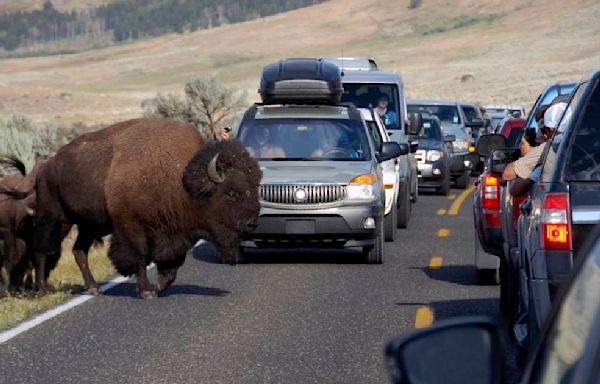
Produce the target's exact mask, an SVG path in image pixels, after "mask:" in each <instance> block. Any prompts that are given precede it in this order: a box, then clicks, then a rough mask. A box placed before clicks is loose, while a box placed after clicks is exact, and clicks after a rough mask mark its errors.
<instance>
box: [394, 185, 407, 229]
mask: <svg viewBox="0 0 600 384" xmlns="http://www.w3.org/2000/svg"><path fill="white" fill-rule="evenodd" d="M396 210H397V211H398V212H396V214H397V218H396V224H397V227H398V228H406V227H408V219H409V218H410V196H409V191H408V185H407V184H406V183H401V184H400V191H399V192H398V203H397V205H396Z"/></svg>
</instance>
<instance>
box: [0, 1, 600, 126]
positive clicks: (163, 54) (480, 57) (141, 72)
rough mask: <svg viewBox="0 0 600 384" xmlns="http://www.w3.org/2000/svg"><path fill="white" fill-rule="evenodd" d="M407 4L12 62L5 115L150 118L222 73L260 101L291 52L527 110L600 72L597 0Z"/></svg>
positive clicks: (423, 90)
mask: <svg viewBox="0 0 600 384" xmlns="http://www.w3.org/2000/svg"><path fill="white" fill-rule="evenodd" d="M567 3H569V4H567ZM408 5H409V1H408V0H406V1H395V2H390V1H387V0H331V1H329V2H326V3H323V4H320V5H317V6H313V7H309V8H304V9H300V10H297V11H292V12H288V13H284V14H279V15H275V16H271V17H266V18H262V19H258V20H255V21H250V22H245V23H240V24H235V25H226V26H223V27H219V28H213V29H210V30H202V31H197V32H193V33H185V34H177V35H167V36H163V37H159V38H155V39H151V40H145V41H138V42H135V43H130V44H125V45H120V46H116V47H110V48H106V49H101V50H95V51H89V52H84V53H80V54H74V55H63V56H52V57H40V58H27V59H7V60H2V61H1V65H0V114H1V115H6V114H10V113H12V112H14V111H19V112H22V113H25V114H28V115H30V116H32V117H33V118H34V120H37V121H46V120H49V119H56V120H57V121H59V122H74V121H83V122H84V123H87V124H97V123H110V122H114V121H118V120H122V119H125V118H130V117H136V116H139V115H140V114H141V113H142V109H141V102H142V101H143V100H144V99H147V98H150V97H153V96H154V95H155V94H156V93H157V92H162V93H166V92H181V91H182V89H183V84H184V83H185V82H186V81H187V80H188V79H190V78H192V77H194V76H195V75H198V74H201V73H218V74H219V75H220V76H221V77H222V78H223V79H224V80H225V81H226V82H227V83H229V84H231V85H234V86H236V87H238V88H240V89H246V90H248V92H249V94H250V96H251V97H252V98H255V99H257V98H258V97H257V95H256V89H257V87H258V78H259V75H260V69H261V68H262V66H263V65H265V64H267V63H269V62H272V61H274V60H277V59H279V58H284V57H319V56H324V55H367V56H371V57H373V58H375V59H376V60H377V61H378V63H379V65H380V67H382V68H386V69H394V70H397V71H399V72H401V73H402V76H403V78H404V82H405V86H406V90H407V93H408V96H410V97H444V98H458V99H462V100H472V101H479V102H483V103H492V102H494V103H520V104H524V105H525V106H527V107H528V106H530V105H531V104H532V103H533V101H534V98H535V96H536V95H537V93H538V92H539V91H540V90H541V89H542V88H543V87H544V86H545V85H546V84H547V83H549V82H552V81H556V80H569V79H578V78H580V77H581V76H582V75H583V74H584V73H586V72H588V71H589V70H591V69H592V68H594V67H600V49H599V48H600V39H598V38H597V36H599V35H600V24H598V23H597V20H598V18H599V16H600V3H598V2H597V1H595V0H576V1H573V2H564V1H562V0H530V1H516V0H507V1H499V0H492V1H489V2H485V3H482V2H480V1H478V0H453V1H450V0H423V1H422V4H421V5H420V6H419V7H418V8H417V9H409V7H408ZM461 79H462V80H461ZM465 80H466V81H465ZM255 95H256V96H255Z"/></svg>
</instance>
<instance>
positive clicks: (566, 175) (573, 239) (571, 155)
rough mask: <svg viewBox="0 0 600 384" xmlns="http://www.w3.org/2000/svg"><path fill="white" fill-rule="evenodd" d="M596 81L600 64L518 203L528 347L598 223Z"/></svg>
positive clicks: (523, 331)
mask: <svg viewBox="0 0 600 384" xmlns="http://www.w3.org/2000/svg"><path fill="white" fill-rule="evenodd" d="M599 81H600V69H598V70H597V71H595V72H592V73H591V74H590V75H589V76H587V77H585V78H584V79H583V80H582V81H580V82H579V84H578V85H577V86H576V88H575V90H574V93H573V95H572V96H571V99H570V102H569V105H568V107H567V109H566V111H565V113H564V115H563V118H562V121H561V122H560V124H559V127H558V129H557V131H556V133H555V134H554V136H553V137H552V139H551V141H550V142H549V144H548V145H546V148H545V150H544V154H543V155H542V156H543V159H544V162H543V165H542V177H541V181H540V182H538V183H535V184H534V185H533V187H532V189H531V191H530V194H529V198H528V200H527V201H525V203H523V205H522V210H523V214H522V217H521V218H520V219H519V231H520V234H519V244H518V247H519V253H518V256H519V261H518V268H519V275H520V279H519V292H520V297H521V303H522V306H521V308H520V310H519V315H520V316H519V317H520V318H519V320H518V323H517V325H516V326H515V331H516V332H515V333H516V335H517V338H518V339H521V338H522V337H523V336H524V335H527V338H526V340H527V343H526V345H527V350H528V352H531V348H532V346H534V345H535V343H536V342H537V339H538V335H539V332H540V329H542V326H543V324H544V321H545V320H546V317H547V316H548V313H549V312H550V307H551V304H552V302H553V301H554V299H555V298H556V293H557V289H558V287H559V285H560V284H561V283H562V282H563V281H565V280H566V279H567V277H568V276H569V274H570V273H571V271H572V268H573V264H574V262H575V261H576V260H577V258H578V251H579V250H580V248H581V247H582V245H583V244H584V242H585V241H586V239H587V238H588V235H589V234H590V233H591V231H592V229H593V227H594V225H596V224H597V223H600V198H599V196H600V85H599ZM519 329H520V332H517V330H519ZM519 333H520V335H521V338H519ZM519 341H521V340H519Z"/></svg>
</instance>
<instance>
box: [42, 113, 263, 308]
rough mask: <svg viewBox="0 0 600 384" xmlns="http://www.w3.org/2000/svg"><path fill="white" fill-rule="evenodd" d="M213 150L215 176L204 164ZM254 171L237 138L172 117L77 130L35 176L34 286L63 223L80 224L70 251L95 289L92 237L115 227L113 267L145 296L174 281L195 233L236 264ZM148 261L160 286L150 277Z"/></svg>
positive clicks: (254, 210) (251, 207) (250, 215)
mask: <svg viewBox="0 0 600 384" xmlns="http://www.w3.org/2000/svg"><path fill="white" fill-rule="evenodd" d="M217 153H219V157H218V163H217V169H218V170H219V172H220V173H221V174H222V176H224V181H223V182H221V183H214V182H213V181H211V180H210V178H208V174H207V171H206V169H207V167H208V163H209V162H210V159H212V157H213V156H214V155H216V154H217ZM260 178H261V172H260V169H259V167H258V164H257V162H256V161H255V160H253V159H251V158H250V156H249V155H248V153H247V152H246V151H245V150H244V148H243V147H242V145H241V144H240V143H238V142H236V141H230V142H220V143H207V144H204V143H203V141H202V138H201V137H200V135H199V133H198V131H197V130H196V129H195V128H194V127H193V126H192V125H190V124H185V123H181V122H177V121H174V120H169V119H137V120H130V121H126V122H122V123H119V124H116V125H113V126H111V127H108V128H105V129H103V130H101V131H98V132H95V133H91V134H85V135H82V136H80V137H78V138H77V139H75V140H74V141H72V142H71V143H69V144H67V145H66V146H64V147H63V148H61V149H60V150H59V151H58V153H57V154H56V156H55V157H54V158H52V159H50V160H49V161H48V164H47V166H45V167H44V168H43V169H42V170H41V171H40V173H38V176H37V179H36V192H37V209H36V214H35V244H36V284H37V286H38V289H39V290H40V291H42V292H44V291H45V290H46V282H45V279H43V278H42V276H45V275H46V273H47V268H46V267H47V265H46V264H47V263H48V264H50V265H52V264H54V263H55V260H56V259H57V258H58V256H59V255H60V240H61V237H60V235H59V232H60V225H61V224H62V223H71V224H77V225H78V227H79V232H80V235H79V237H78V240H77V243H79V244H77V243H76V248H78V251H77V252H76V259H77V261H78V264H79V267H80V268H81V270H82V274H83V276H84V280H85V281H86V287H87V288H88V289H89V288H94V287H97V284H96V283H95V281H94V280H93V277H92V275H91V273H90V272H89V268H88V267H87V251H88V249H89V246H90V245H91V241H92V240H93V238H96V237H99V236H104V235H107V234H111V233H112V235H113V237H112V243H111V247H110V251H109V257H110V259H111V260H112V262H113V264H114V265H115V267H116V269H117V270H118V271H119V273H121V274H124V275H132V274H136V275H137V276H138V293H139V295H140V296H141V297H143V298H149V297H153V296H155V295H156V291H158V292H160V291H162V290H164V289H166V288H167V287H169V286H170V285H171V283H172V282H173V280H174V279H175V276H176V273H177V269H178V268H179V266H181V265H182V264H183V262H184V259H185V254H186V252H187V250H188V249H189V248H190V247H191V246H192V245H193V243H194V242H195V241H196V240H197V239H198V238H200V237H204V238H206V239H208V240H211V241H213V242H214V243H215V244H216V245H217V248H218V249H219V252H220V255H221V257H222V260H223V261H226V262H231V263H233V262H236V261H237V257H238V256H237V254H238V248H239V235H240V234H241V232H243V231H246V230H248V229H249V228H251V227H252V226H254V225H255V224H256V221H257V217H258V212H259V209H260V206H259V203H258V186H259V183H260ZM184 185H185V188H184ZM196 191H200V192H196ZM78 255H79V257H78ZM153 261H154V262H156V264H157V267H158V272H159V277H158V281H157V286H156V291H155V290H154V289H153V288H152V287H151V286H150V284H149V282H148V280H147V277H146V266H147V265H148V264H149V263H151V262H153ZM48 266H49V265H48Z"/></svg>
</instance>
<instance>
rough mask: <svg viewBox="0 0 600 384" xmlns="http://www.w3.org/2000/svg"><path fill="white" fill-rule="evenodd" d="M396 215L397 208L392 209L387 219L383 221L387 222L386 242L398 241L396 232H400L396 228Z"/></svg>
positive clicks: (386, 216)
mask: <svg viewBox="0 0 600 384" xmlns="http://www.w3.org/2000/svg"><path fill="white" fill-rule="evenodd" d="M396 215H397V212H396V209H395V207H392V209H390V212H389V213H388V214H387V215H385V218H384V219H383V220H384V221H385V241H394V240H396V232H397V231H398V228H396V222H397V219H396Z"/></svg>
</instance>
